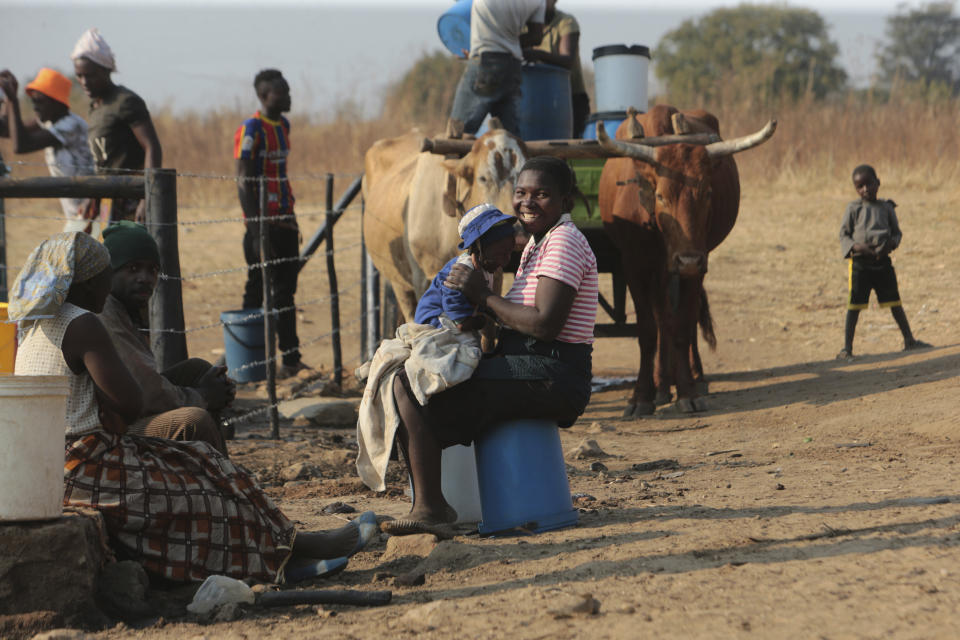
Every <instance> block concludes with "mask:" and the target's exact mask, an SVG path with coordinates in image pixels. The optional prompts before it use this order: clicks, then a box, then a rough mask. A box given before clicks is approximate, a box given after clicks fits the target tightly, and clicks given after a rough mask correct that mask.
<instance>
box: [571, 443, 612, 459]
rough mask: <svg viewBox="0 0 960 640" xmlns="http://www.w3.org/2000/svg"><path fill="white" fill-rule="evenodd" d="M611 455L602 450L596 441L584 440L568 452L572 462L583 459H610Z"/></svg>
mask: <svg viewBox="0 0 960 640" xmlns="http://www.w3.org/2000/svg"><path fill="white" fill-rule="evenodd" d="M608 457H610V454H608V453H606V452H605V451H604V450H603V449H601V448H600V445H598V444H597V441H596V440H583V441H582V442H581V443H580V444H578V445H577V446H576V447H574V448H573V449H570V450H569V451H567V458H568V459H570V460H582V459H583V458H608Z"/></svg>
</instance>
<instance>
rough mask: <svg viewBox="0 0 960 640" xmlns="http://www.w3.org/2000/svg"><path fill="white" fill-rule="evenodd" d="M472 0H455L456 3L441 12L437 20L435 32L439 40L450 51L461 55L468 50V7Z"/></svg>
mask: <svg viewBox="0 0 960 640" xmlns="http://www.w3.org/2000/svg"><path fill="white" fill-rule="evenodd" d="M472 5H473V0H457V2H456V4H454V5H453V6H452V7H450V8H449V9H447V10H446V11H444V12H443V15H441V16H440V18H439V19H438V20H437V33H438V34H440V41H441V42H443V46H445V47H446V48H447V50H448V51H450V53H452V54H453V55H455V56H460V55H463V50H467V51H470V8H471V6H472Z"/></svg>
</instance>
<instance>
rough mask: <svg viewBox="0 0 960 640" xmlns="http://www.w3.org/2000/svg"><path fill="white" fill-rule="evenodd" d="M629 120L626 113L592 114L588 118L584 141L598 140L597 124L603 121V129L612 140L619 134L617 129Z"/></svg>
mask: <svg viewBox="0 0 960 640" xmlns="http://www.w3.org/2000/svg"><path fill="white" fill-rule="evenodd" d="M626 119H627V112H626V111H602V112H600V113H591V114H590V116H589V117H588V118H587V124H586V126H585V127H584V128H583V139H584V140H596V139H597V122H598V121H603V128H604V129H605V130H606V132H607V135H608V136H610V137H611V138H612V137H614V135H615V134H616V133H617V127H619V126H620V123H621V122H623V121H624V120H626Z"/></svg>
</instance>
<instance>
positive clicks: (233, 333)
mask: <svg viewBox="0 0 960 640" xmlns="http://www.w3.org/2000/svg"><path fill="white" fill-rule="evenodd" d="M220 322H222V323H223V349H224V352H225V355H226V359H227V376H229V377H230V378H231V379H233V380H235V381H237V382H258V381H260V380H266V378H267V365H266V364H263V360H264V359H265V358H266V355H265V354H266V351H267V350H266V348H265V346H264V345H265V340H264V335H263V312H262V311H260V310H259V309H239V310H237V311H224V312H223V313H221V314H220ZM253 362H259V363H261V364H256V365H253V366H250V365H251V363H253Z"/></svg>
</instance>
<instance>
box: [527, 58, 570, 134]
mask: <svg viewBox="0 0 960 640" xmlns="http://www.w3.org/2000/svg"><path fill="white" fill-rule="evenodd" d="M520 91H521V93H520V104H519V106H518V111H519V113H518V114H517V115H518V119H519V120H520V137H521V138H523V139H524V140H553V139H557V138H569V137H570V136H572V135H573V99H572V97H571V96H570V72H569V71H568V70H567V69H564V68H563V67H555V66H553V65H551V64H525V65H523V85H522V86H521V90H520Z"/></svg>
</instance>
